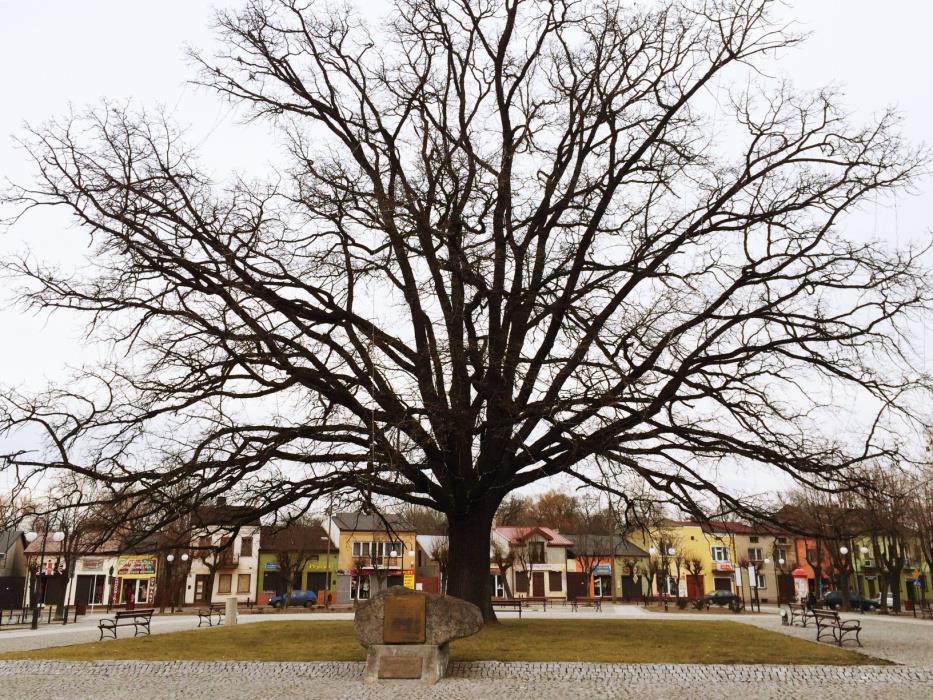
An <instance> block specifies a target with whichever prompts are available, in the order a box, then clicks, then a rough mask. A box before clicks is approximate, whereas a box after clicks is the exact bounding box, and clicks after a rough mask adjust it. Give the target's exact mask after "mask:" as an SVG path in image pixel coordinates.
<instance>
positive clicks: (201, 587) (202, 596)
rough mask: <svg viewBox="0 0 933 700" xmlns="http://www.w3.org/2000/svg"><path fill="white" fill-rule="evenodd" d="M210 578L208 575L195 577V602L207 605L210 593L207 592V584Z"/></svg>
mask: <svg viewBox="0 0 933 700" xmlns="http://www.w3.org/2000/svg"><path fill="white" fill-rule="evenodd" d="M208 579H210V576H208V575H207V574H198V575H196V576H195V577H194V602H195V603H207V602H208V599H209V598H210V593H208V591H207V582H208Z"/></svg>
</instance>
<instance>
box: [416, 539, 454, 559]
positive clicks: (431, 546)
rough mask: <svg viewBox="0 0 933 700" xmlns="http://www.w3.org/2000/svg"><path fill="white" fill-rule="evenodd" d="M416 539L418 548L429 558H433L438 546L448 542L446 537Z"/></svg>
mask: <svg viewBox="0 0 933 700" xmlns="http://www.w3.org/2000/svg"><path fill="white" fill-rule="evenodd" d="M416 539H417V540H418V546H419V547H421V549H422V550H423V551H424V552H425V554H427V555H428V556H429V557H433V556H434V552H435V551H436V549H437V547H438V545H442V544H444V543H446V542H448V538H447V535H418V537H417V538H416Z"/></svg>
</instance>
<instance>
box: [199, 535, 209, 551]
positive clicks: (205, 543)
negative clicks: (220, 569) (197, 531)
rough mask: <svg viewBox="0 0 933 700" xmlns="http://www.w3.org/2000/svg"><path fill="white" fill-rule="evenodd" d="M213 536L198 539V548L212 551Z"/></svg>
mask: <svg viewBox="0 0 933 700" xmlns="http://www.w3.org/2000/svg"><path fill="white" fill-rule="evenodd" d="M211 544H212V543H211V536H210V535H201V536H200V537H199V538H198V548H199V549H210V548H211Z"/></svg>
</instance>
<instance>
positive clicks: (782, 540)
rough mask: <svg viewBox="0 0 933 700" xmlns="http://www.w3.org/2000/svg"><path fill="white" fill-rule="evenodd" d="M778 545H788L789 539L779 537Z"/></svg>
mask: <svg viewBox="0 0 933 700" xmlns="http://www.w3.org/2000/svg"><path fill="white" fill-rule="evenodd" d="M777 543H778V544H787V538H786V537H778V538H777Z"/></svg>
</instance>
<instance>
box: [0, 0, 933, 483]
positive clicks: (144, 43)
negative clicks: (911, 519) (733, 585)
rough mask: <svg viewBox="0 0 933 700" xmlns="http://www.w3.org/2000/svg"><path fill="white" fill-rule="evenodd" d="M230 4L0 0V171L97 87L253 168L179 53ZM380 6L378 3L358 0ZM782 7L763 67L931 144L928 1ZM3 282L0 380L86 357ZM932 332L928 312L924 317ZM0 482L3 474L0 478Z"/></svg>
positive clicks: (56, 324) (54, 322) (41, 245)
mask: <svg viewBox="0 0 933 700" xmlns="http://www.w3.org/2000/svg"><path fill="white" fill-rule="evenodd" d="M239 4H240V3H239V2H217V3H210V2H201V1H200V0H159V2H142V1H141V0H38V1H28V0H0V178H9V179H10V180H13V181H18V182H23V181H28V178H29V177H30V174H31V170H30V167H29V164H28V162H27V161H26V160H25V158H24V154H22V152H20V151H18V150H17V149H16V148H15V147H14V144H13V142H12V135H14V134H16V133H17V132H20V130H21V127H22V124H23V123H24V122H31V123H39V122H41V121H43V120H45V119H48V118H50V117H52V116H55V115H60V114H62V113H64V112H66V111H67V110H68V109H69V105H72V106H73V108H74V109H76V110H79V109H81V108H82V107H84V106H86V105H89V104H95V103H98V102H99V101H100V100H102V99H104V98H107V99H110V100H113V101H117V102H123V101H127V100H132V101H133V102H134V103H136V104H138V105H140V106H145V107H156V106H159V105H164V106H165V107H166V108H167V109H168V110H169V111H170V112H171V113H172V114H173V115H174V118H175V119H176V120H177V121H178V122H179V123H180V124H183V125H190V126H191V129H190V132H189V139H190V142H194V143H201V146H202V160H203V162H205V163H208V164H209V165H210V166H211V168H212V169H213V170H214V172H215V173H217V174H218V175H220V176H223V175H224V174H225V173H228V172H230V171H231V170H239V171H243V172H250V173H252V174H255V173H256V171H257V169H263V170H264V169H267V168H269V167H270V163H272V162H274V161H275V160H276V159H277V156H276V153H275V152H274V141H273V139H272V137H271V135H270V134H268V133H267V132H265V131H264V129H263V128H262V127H251V128H250V134H249V138H244V136H243V127H241V126H238V125H236V124H235V123H234V120H233V119H231V115H230V112H229V108H228V107H226V106H225V105H223V104H222V103H221V102H219V101H218V100H217V99H216V98H215V97H214V96H213V95H210V94H206V93H204V92H200V91H198V90H196V89H194V88H192V87H190V86H187V85H186V82H185V81H186V80H187V79H189V78H190V77H192V74H193V73H192V69H191V67H190V66H188V65H187V63H186V60H185V57H184V46H185V45H186V44H190V45H193V46H196V47H199V48H205V49H210V47H211V45H212V43H213V41H214V34H213V31H212V30H211V28H210V23H211V14H212V8H214V7H225V6H231V7H236V6H238V5H239ZM360 5H361V6H364V7H368V8H374V9H373V15H374V17H375V16H378V13H379V12H380V9H379V8H382V7H385V4H384V1H383V0H380V1H379V2H372V0H370V1H369V2H366V1H365V0H364V1H363V2H361V3H360ZM786 12H787V15H788V18H789V19H791V18H792V19H795V20H796V21H797V22H798V23H799V26H800V28H801V29H803V30H806V31H810V32H812V34H813V35H812V36H811V37H810V39H809V40H808V41H807V43H806V44H805V45H804V46H803V47H801V48H798V49H795V50H794V51H792V52H791V53H789V54H787V55H785V57H784V58H783V59H782V60H781V61H779V62H778V63H776V64H775V65H773V66H770V67H768V66H766V67H765V68H766V69H768V70H770V71H771V72H772V73H773V74H775V75H778V74H784V75H787V76H788V77H789V78H790V79H791V80H792V81H793V82H794V83H795V84H796V85H797V86H799V87H801V88H816V87H819V86H822V85H827V84H835V85H838V86H841V87H843V88H844V92H845V96H846V103H847V105H848V106H849V108H850V109H851V110H852V111H853V113H854V116H855V117H856V119H857V118H858V117H859V116H869V115H871V114H872V113H874V112H876V111H879V110H881V109H882V108H884V107H885V106H887V105H896V106H897V107H898V108H899V109H900V110H901V111H902V113H903V115H904V125H903V132H904V134H905V135H906V136H907V137H908V138H909V139H910V140H912V141H915V142H926V143H933V80H931V79H930V69H931V66H933V42H931V41H930V37H929V33H930V29H931V27H933V3H930V2H926V1H921V0H913V1H910V0H889V1H888V2H885V3H878V2H867V1H866V0H809V1H808V2H805V1H803V0H799V1H798V2H796V3H792V4H790V5H789V6H788V7H787V10H786ZM931 194H933V181H931V180H927V181H925V182H923V183H921V188H920V193H919V194H918V195H917V196H914V197H906V196H905V197H901V198H899V199H898V200H897V202H896V207H887V208H879V209H878V210H877V211H871V212H864V213H863V214H861V215H859V216H857V217H854V218H853V219H852V220H851V221H850V222H849V225H850V226H853V227H856V228H858V230H859V231H858V237H861V236H863V235H870V234H872V233H875V232H877V233H878V234H879V235H881V234H886V235H891V236H894V237H896V238H898V239H899V240H900V241H902V242H903V241H906V240H910V239H920V238H924V237H926V236H928V235H929V232H930V230H931V226H933V216H931V215H930V213H929V212H930V207H929V204H930V201H931ZM85 243H86V240H85V239H84V238H83V237H82V236H81V235H80V234H79V233H78V232H77V231H75V230H74V229H69V228H67V226H66V224H65V223H64V222H63V221H62V219H61V218H59V217H57V216H54V215H51V214H46V215H42V216H35V217H31V218H30V219H28V220H27V221H26V222H25V223H24V224H22V225H19V226H17V227H16V229H14V230H13V231H12V232H9V233H6V234H5V235H3V234H0V256H7V255H9V254H10V253H11V252H15V251H17V250H22V249H23V248H24V246H26V245H28V246H29V247H30V248H32V249H33V250H36V251H41V252H42V255H43V257H48V255H52V254H54V257H55V258H57V259H60V260H62V261H63V262H65V263H66V264H67V262H68V260H73V259H78V258H79V257H80V256H81V255H82V252H83V250H84V249H83V246H84V245H85ZM9 292H10V282H9V281H8V280H3V279H2V278H0V386H3V385H15V386H24V387H41V386H42V385H43V384H44V383H45V382H46V381H49V380H55V379H56V378H61V377H63V376H65V375H66V373H67V366H68V365H69V364H78V363H79V362H84V361H87V359H88V358H93V357H94V352H93V349H92V348H90V347H89V346H88V344H87V342H86V341H85V339H84V335H83V332H82V329H81V326H79V325H78V324H76V323H74V322H73V321H71V320H69V319H67V318H65V317H63V316H56V317H53V318H51V319H49V318H40V317H35V316H29V315H25V314H23V313H22V310H21V309H17V308H13V307H11V306H10V304H9V297H10V294H9ZM927 325H928V326H930V332H931V333H933V323H928V324H927ZM920 336H922V339H919V340H918V349H919V351H920V352H921V353H922V354H923V356H924V358H925V361H926V366H927V369H928V371H929V370H931V369H933V353H931V356H930V357H929V358H926V351H925V346H926V345H930V346H931V350H933V341H930V340H927V339H928V338H931V337H933V336H931V335H930V334H928V333H927V332H926V329H925V328H924V329H919V328H918V337H920ZM728 480H729V481H730V482H731V483H734V484H735V485H736V486H737V487H739V488H743V489H754V490H757V489H760V488H761V482H760V474H748V475H744V474H741V473H736V474H731V475H729V477H728ZM0 487H2V484H0Z"/></svg>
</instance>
